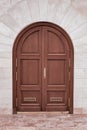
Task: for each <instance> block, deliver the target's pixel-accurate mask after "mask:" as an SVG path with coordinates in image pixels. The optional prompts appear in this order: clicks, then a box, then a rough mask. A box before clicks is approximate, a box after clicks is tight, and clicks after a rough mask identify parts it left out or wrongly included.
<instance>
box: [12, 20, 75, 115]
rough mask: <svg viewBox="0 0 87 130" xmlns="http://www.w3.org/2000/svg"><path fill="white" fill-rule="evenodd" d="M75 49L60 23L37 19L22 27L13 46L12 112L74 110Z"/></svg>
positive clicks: (71, 111)
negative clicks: (37, 20)
mask: <svg viewBox="0 0 87 130" xmlns="http://www.w3.org/2000/svg"><path fill="white" fill-rule="evenodd" d="M73 66H74V51H73V45H72V42H71V39H70V38H69V36H68V34H67V33H66V32H65V31H64V30H63V29H62V28H61V27H59V26H57V25H55V24H52V23H47V22H37V23H34V24H31V25H29V26H27V27H26V28H25V29H23V30H22V31H21V32H20V34H19V35H18V37H17V38H16V40H15V43H14V47H13V113H16V112H17V111H69V112H70V113H73Z"/></svg>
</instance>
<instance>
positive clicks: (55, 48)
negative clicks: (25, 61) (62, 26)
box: [47, 29, 65, 54]
mask: <svg viewBox="0 0 87 130" xmlns="http://www.w3.org/2000/svg"><path fill="white" fill-rule="evenodd" d="M47 33H48V35H47V36H48V53H49V54H50V53H52V54H53V53H54V54H58V53H64V51H65V48H64V45H63V43H62V39H61V37H60V33H59V32H57V33H56V32H55V30H54V29H50V30H48V32H47Z"/></svg>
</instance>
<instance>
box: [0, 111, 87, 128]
mask: <svg viewBox="0 0 87 130" xmlns="http://www.w3.org/2000/svg"><path fill="white" fill-rule="evenodd" d="M0 130H87V115H76V114H74V115H70V114H59V113H56V112H55V113H27V114H17V115H0Z"/></svg>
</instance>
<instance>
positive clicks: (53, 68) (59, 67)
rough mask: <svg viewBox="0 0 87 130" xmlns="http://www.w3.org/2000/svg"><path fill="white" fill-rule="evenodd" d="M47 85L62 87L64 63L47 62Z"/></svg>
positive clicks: (62, 61) (58, 61)
mask: <svg viewBox="0 0 87 130" xmlns="http://www.w3.org/2000/svg"><path fill="white" fill-rule="evenodd" d="M47 66H48V68H47V70H48V85H64V83H65V61H64V60H57V59H56V60H53V59H52V60H48V65H47Z"/></svg>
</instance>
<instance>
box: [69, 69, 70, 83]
mask: <svg viewBox="0 0 87 130" xmlns="http://www.w3.org/2000/svg"><path fill="white" fill-rule="evenodd" d="M69 81H70V71H69Z"/></svg>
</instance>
